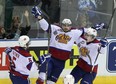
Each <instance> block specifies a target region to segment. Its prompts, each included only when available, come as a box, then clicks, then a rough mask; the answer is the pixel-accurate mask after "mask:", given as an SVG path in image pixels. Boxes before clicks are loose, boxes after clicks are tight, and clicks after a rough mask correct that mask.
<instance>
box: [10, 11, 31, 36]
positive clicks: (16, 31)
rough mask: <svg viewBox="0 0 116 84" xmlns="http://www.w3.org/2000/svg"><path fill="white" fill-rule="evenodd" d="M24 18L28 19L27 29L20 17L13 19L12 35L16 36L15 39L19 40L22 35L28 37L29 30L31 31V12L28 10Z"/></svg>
mask: <svg viewBox="0 0 116 84" xmlns="http://www.w3.org/2000/svg"><path fill="white" fill-rule="evenodd" d="M24 16H25V18H26V27H22V26H21V24H22V22H21V20H20V18H19V17H18V16H14V17H13V19H12V24H11V33H12V34H13V35H14V37H13V38H18V37H19V36H21V35H27V34H28V32H29V30H30V29H31V26H30V21H29V12H28V11H27V10H26V11H25V13H24Z"/></svg>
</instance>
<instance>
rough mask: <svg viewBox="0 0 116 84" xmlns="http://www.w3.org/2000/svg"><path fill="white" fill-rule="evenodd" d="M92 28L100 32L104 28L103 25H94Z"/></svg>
mask: <svg viewBox="0 0 116 84" xmlns="http://www.w3.org/2000/svg"><path fill="white" fill-rule="evenodd" d="M92 28H94V29H96V30H101V29H103V28H105V23H100V24H96V25H95V26H93V27H92Z"/></svg>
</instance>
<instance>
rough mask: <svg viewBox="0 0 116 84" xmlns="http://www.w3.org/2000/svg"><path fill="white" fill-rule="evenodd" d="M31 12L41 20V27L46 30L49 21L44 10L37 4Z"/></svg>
mask: <svg viewBox="0 0 116 84" xmlns="http://www.w3.org/2000/svg"><path fill="white" fill-rule="evenodd" d="M31 12H32V14H33V15H34V16H35V18H37V20H38V21H39V24H40V27H41V28H42V29H43V30H44V31H47V30H48V28H49V23H48V22H47V21H46V20H45V19H44V17H43V13H42V11H41V10H40V9H39V8H38V7H37V6H34V7H33V8H32V11H31Z"/></svg>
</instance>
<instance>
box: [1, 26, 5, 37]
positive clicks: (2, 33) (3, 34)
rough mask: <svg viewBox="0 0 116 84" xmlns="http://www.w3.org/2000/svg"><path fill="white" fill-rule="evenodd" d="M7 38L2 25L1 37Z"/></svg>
mask: <svg viewBox="0 0 116 84" xmlns="http://www.w3.org/2000/svg"><path fill="white" fill-rule="evenodd" d="M5 38H6V31H5V29H4V27H1V26H0V39H5Z"/></svg>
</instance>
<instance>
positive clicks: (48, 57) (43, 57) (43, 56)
mask: <svg viewBox="0 0 116 84" xmlns="http://www.w3.org/2000/svg"><path fill="white" fill-rule="evenodd" d="M50 57H51V54H44V55H42V56H39V66H41V65H42V64H43V63H44V62H45V61H48V60H49V59H50Z"/></svg>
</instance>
